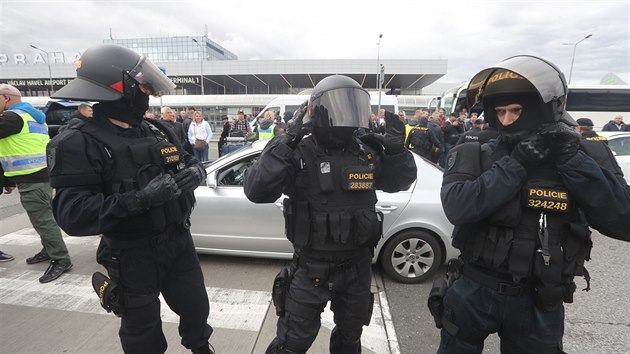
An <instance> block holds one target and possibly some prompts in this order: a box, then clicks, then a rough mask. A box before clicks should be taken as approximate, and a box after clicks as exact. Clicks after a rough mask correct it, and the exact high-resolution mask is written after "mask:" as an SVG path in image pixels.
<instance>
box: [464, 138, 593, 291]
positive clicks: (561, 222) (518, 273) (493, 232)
mask: <svg viewBox="0 0 630 354" xmlns="http://www.w3.org/2000/svg"><path fill="white" fill-rule="evenodd" d="M466 145H467V144H466ZM470 147H471V148H477V149H478V148H479V145H477V144H470ZM481 161H482V170H483V171H485V170H488V169H490V168H491V167H492V163H493V162H494V158H493V156H492V152H491V151H489V149H487V145H482V148H481ZM590 235H591V231H590V230H589V228H588V224H587V223H586V219H585V217H584V215H583V214H582V212H581V211H580V209H579V206H578V205H576V204H575V202H574V201H573V200H572V198H571V195H570V193H569V192H568V190H567V189H566V188H565V187H564V185H563V183H562V180H561V178H560V175H559V174H558V172H557V170H556V167H555V165H553V164H546V165H543V166H540V167H539V168H537V169H536V170H535V171H530V173H529V176H528V179H527V181H526V182H525V184H524V186H523V188H522V190H521V191H520V193H518V194H517V195H516V196H515V198H513V199H512V200H510V201H509V202H508V203H506V205H504V206H503V207H502V208H500V209H499V210H497V211H496V212H495V213H494V214H493V215H492V216H490V217H489V218H487V219H485V220H483V221H481V222H479V223H475V224H469V225H462V226H460V227H457V228H456V230H455V233H454V239H453V246H455V247H457V248H458V249H460V250H461V251H462V256H463V258H464V259H465V261H466V262H468V263H471V264H474V265H478V266H480V267H482V268H485V269H490V270H492V271H496V272H498V273H509V274H510V275H511V276H512V278H513V280H514V281H515V282H517V283H518V282H521V281H526V282H529V283H534V284H535V283H543V284H546V285H552V286H553V285H559V284H563V283H568V282H570V281H572V279H573V277H574V276H576V275H578V276H586V277H587V276H588V272H587V271H586V270H585V269H584V262H585V261H587V260H589V259H590V251H591V247H592V242H591V237H590Z"/></svg>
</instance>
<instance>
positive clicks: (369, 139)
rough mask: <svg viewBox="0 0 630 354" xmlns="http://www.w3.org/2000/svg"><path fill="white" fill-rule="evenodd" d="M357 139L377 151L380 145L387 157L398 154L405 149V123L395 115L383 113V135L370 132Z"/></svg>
mask: <svg viewBox="0 0 630 354" xmlns="http://www.w3.org/2000/svg"><path fill="white" fill-rule="evenodd" d="M359 139H361V141H363V142H364V143H365V144H367V145H369V146H371V147H373V148H374V149H376V150H377V151H380V150H381V149H380V148H379V146H378V145H381V146H383V148H385V153H386V154H388V155H396V154H400V153H401V152H403V151H404V149H405V123H403V121H401V120H400V118H398V116H397V115H396V114H394V113H392V112H388V111H385V135H382V134H378V133H374V132H370V133H367V134H364V135H361V136H359Z"/></svg>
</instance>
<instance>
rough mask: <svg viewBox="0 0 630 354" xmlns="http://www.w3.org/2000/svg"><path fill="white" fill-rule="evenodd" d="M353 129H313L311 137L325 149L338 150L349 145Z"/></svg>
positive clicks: (316, 127) (318, 127)
mask: <svg viewBox="0 0 630 354" xmlns="http://www.w3.org/2000/svg"><path fill="white" fill-rule="evenodd" d="M355 130H357V128H355V127H320V126H315V127H313V136H314V137H315V140H317V142H318V143H320V144H321V145H322V146H324V147H326V148H333V149H339V148H343V147H345V146H347V145H348V144H351V143H352V142H353V141H354V140H353V139H352V134H353V133H354V131H355Z"/></svg>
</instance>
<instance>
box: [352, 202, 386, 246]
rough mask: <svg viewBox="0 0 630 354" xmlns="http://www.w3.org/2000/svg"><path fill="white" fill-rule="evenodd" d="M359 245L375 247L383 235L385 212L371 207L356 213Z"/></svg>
mask: <svg viewBox="0 0 630 354" xmlns="http://www.w3.org/2000/svg"><path fill="white" fill-rule="evenodd" d="M354 222H355V227H354V230H355V237H356V243H357V246H368V247H374V246H376V244H377V243H378V241H379V240H380V239H381V236H382V235H383V214H382V213H380V212H376V211H375V210H370V209H360V210H357V211H356V212H355V213H354Z"/></svg>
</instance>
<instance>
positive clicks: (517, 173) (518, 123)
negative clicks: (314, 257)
mask: <svg viewBox="0 0 630 354" xmlns="http://www.w3.org/2000/svg"><path fill="white" fill-rule="evenodd" d="M467 94H468V99H469V106H470V107H472V106H473V105H474V104H475V103H476V101H478V100H481V102H482V104H483V108H484V114H485V118H486V120H487V122H488V123H489V124H490V126H494V127H497V129H498V130H499V138H498V139H497V140H492V141H490V142H489V143H487V144H483V145H481V144H478V143H468V144H462V145H458V146H457V147H455V148H454V149H453V150H452V151H451V152H450V153H449V155H448V158H447V163H446V170H445V173H444V179H443V183H442V192H441V195H442V203H443V207H444V211H445V213H446V215H447V217H448V219H449V220H450V221H451V222H452V223H453V224H454V225H455V231H454V234H453V245H454V246H455V247H457V248H458V249H460V250H461V258H460V260H461V264H460V266H459V267H453V268H454V271H453V272H452V273H451V275H452V276H453V277H455V278H456V280H455V281H454V283H453V284H452V286H451V287H450V288H449V289H448V291H447V292H446V295H445V296H444V298H443V307H442V308H441V310H442V311H435V312H434V316H436V317H437V318H436V320H440V321H441V324H442V332H441V336H442V340H441V343H440V348H439V351H438V352H439V353H481V352H482V349H483V342H484V339H485V338H486V337H487V336H488V335H489V334H490V333H494V332H498V333H499V336H500V338H501V352H505V353H536V352H538V353H557V352H560V351H561V350H562V336H563V332H564V306H563V302H572V301H573V292H574V291H575V289H576V284H575V282H574V277H575V276H584V278H585V279H586V281H587V289H588V288H589V275H588V272H587V270H586V269H585V267H584V262H585V261H586V260H588V259H589V254H590V249H591V245H592V243H591V237H590V234H591V232H590V229H589V226H590V227H593V228H595V229H597V230H598V231H600V232H601V233H602V234H604V235H606V236H609V237H612V238H616V239H620V240H625V241H630V190H629V187H628V186H627V185H625V184H623V183H621V181H620V180H619V179H618V178H617V177H616V176H615V175H614V172H613V171H611V170H608V169H607V168H605V166H606V165H607V164H608V165H609V164H610V162H608V163H607V162H606V161H605V160H606V159H610V158H612V156H603V155H602V156H589V154H588V151H583V150H582V149H581V148H580V138H579V136H578V135H577V134H576V132H575V131H574V130H573V129H572V128H571V127H570V125H575V122H574V121H573V119H572V118H571V117H570V116H569V115H568V114H567V113H566V111H565V109H564V107H565V100H566V95H567V84H566V81H565V79H564V75H563V74H562V73H561V72H560V70H559V69H558V68H557V67H556V66H554V65H553V64H551V63H549V62H547V61H545V60H543V59H540V58H537V57H533V56H515V57H512V58H509V59H506V60H505V61H503V62H501V63H499V64H497V65H495V66H492V67H490V68H487V69H484V70H482V71H481V72H479V73H478V74H477V75H475V76H474V77H473V79H472V80H471V81H470V84H469V86H468V91H467ZM602 160H604V161H602ZM602 166H604V167H602ZM456 273H458V274H456ZM458 275H459V276H458ZM434 309H436V308H434ZM437 309H439V307H437Z"/></svg>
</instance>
